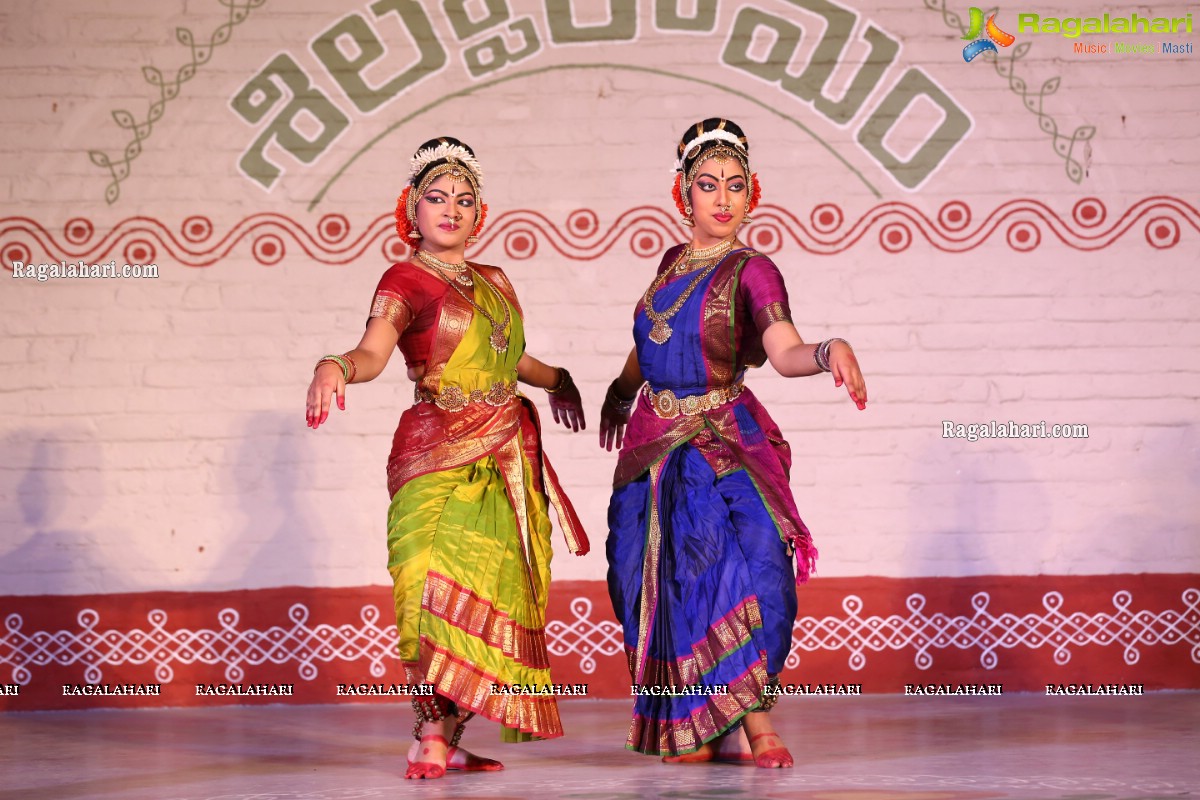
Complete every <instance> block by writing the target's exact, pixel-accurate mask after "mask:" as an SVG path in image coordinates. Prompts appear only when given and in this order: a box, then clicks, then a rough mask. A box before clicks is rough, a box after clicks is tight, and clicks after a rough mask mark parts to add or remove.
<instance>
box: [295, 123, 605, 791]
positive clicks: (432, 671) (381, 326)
mask: <svg viewBox="0 0 1200 800" xmlns="http://www.w3.org/2000/svg"><path fill="white" fill-rule="evenodd" d="M480 183H481V170H480V168H479V164H478V162H477V161H476V159H475V154H474V152H473V151H472V150H471V149H470V148H469V147H467V146H466V145H464V144H463V143H462V142H459V141H458V140H457V139H452V138H449V137H443V138H439V139H434V140H431V141H429V142H426V143H425V144H424V145H422V146H421V148H420V149H418V151H417V153H416V155H415V156H414V157H413V159H412V162H411V164H410V178H409V184H408V186H407V187H406V188H405V189H404V192H403V194H401V196H400V200H399V202H398V204H397V209H396V229H397V231H398V233H399V234H400V236H401V237H402V238H404V239H405V240H406V241H409V242H419V249H418V250H417V251H416V252H415V254H414V257H413V259H412V260H411V261H409V262H406V263H402V264H395V265H393V266H392V267H391V268H390V269H389V270H388V271H387V272H386V273H384V275H383V278H382V279H381V280H380V281H379V286H378V288H377V289H376V292H375V297H374V300H373V303H372V306H371V313H370V319H369V321H368V324H367V331H366V333H365V334H364V336H363V339H362V341H361V342H360V343H359V345H358V347H357V348H355V349H354V350H351V351H350V352H349V353H346V354H344V355H341V356H326V357H325V358H323V359H322V360H321V361H320V362H319V363H318V365H317V370H316V373H315V375H314V377H313V382H312V385H311V386H310V387H309V393H308V406H307V415H308V424H309V425H310V426H311V427H313V428H316V427H318V426H319V425H320V424H321V423H322V422H324V421H325V420H326V418H327V417H328V415H329V406H330V404H331V402H332V400H333V398H334V397H336V398H337V403H338V406H339V407H340V408H342V409H344V408H345V386H346V384H348V383H361V382H363V381H368V380H371V379H372V378H374V377H376V376H377V375H378V374H379V373H380V372H381V371H382V370H383V368H384V366H385V365H386V363H387V361H388V357H389V356H390V354H391V352H392V350H394V349H395V348H396V347H397V346H399V348H400V351H401V353H403V355H404V359H405V362H406V364H407V366H408V374H409V377H410V378H411V379H412V380H413V381H415V383H416V387H415V400H416V402H415V403H414V405H413V406H412V407H411V408H409V409H408V410H406V411H405V412H404V413H403V414H402V415H401V418H400V424H399V427H398V428H397V430H396V434H395V437H394V439H393V443H392V452H391V456H390V457H389V459H388V492H389V494H390V495H391V497H392V503H391V507H390V508H389V510H388V552H389V559H388V570H389V571H390V573H391V576H392V581H393V586H394V599H395V608H396V624H397V626H398V627H399V631H400V658H401V660H402V661H403V663H404V666H405V669H406V671H407V673H408V677H409V682H410V683H422V684H426V685H427V688H429V689H431V690H432V693H431V694H430V695H428V696H417V697H414V699H413V707H414V709H415V710H416V712H417V722H416V724H415V725H414V737H415V738H416V739H417V743H415V744H414V745H413V746H412V748H411V749H410V750H409V754H408V761H409V767H408V771H407V774H406V777H409V778H438V777H441V776H442V775H443V774H444V773H445V770H446V769H465V770H491V769H501V768H502V765H501V764H500V763H499V762H498V761H493V760H491V759H484V758H480V757H477V756H474V755H472V754H471V753H469V752H467V751H466V750H464V749H462V748H461V747H459V739H460V737H461V736H462V732H463V726H464V724H465V723H466V721H467V720H468V719H469V718H470V717H471V716H473V715H475V714H479V715H481V716H484V717H486V718H488V719H491V720H494V721H496V722H499V723H500V725H501V730H502V739H503V740H504V741H514V742H515V741H528V740H531V739H547V738H552V737H556V736H561V735H562V725H561V723H560V721H559V715H558V708H557V705H556V704H555V701H554V699H553V697H552V696H539V695H533V696H531V695H529V694H522V693H499V692H493V686H494V685H505V686H508V685H514V684H519V685H521V686H525V687H527V686H546V685H548V684H550V683H551V679H550V670H549V667H550V664H549V658H548V655H547V651H546V641H545V614H546V600H547V590H548V587H549V581H550V557H551V546H550V530H551V528H550V517H549V507H550V506H551V505H553V506H554V507H555V510H556V512H557V516H558V520H559V523H560V526H561V527H562V529H563V531H564V534H565V536H566V538H567V543H568V546H569V548H570V549H571V551H572V552H574V553H576V554H577V555H582V554H584V553H586V552H587V550H588V542H587V537H586V535H585V534H584V532H583V529H582V527H581V525H580V524H579V519H578V517H577V515H576V514H575V511H574V509H573V508H572V506H571V504H570V501H569V500H568V499H567V497H566V496H565V494H563V492H562V491H561V489H560V487H559V484H558V479H557V477H556V476H555V474H554V470H553V469H552V468H551V466H550V462H549V461H548V460H547V459H546V457H545V455H544V453H543V452H542V448H541V436H540V430H539V426H538V418H537V413H536V410H535V409H534V406H533V404H532V403H531V402H530V401H529V400H528V399H527V398H525V397H524V396H522V395H521V394H520V393H518V391H517V381H518V380H519V381H522V382H524V383H527V384H529V385H531V386H535V387H539V388H542V389H545V390H546V391H547V392H548V393H549V394H548V397H549V402H550V407H551V410H552V412H553V416H554V420H555V422H561V423H563V424H564V425H566V426H567V427H569V428H571V429H573V430H576V431H577V430H579V429H580V428H582V427H584V419H583V408H582V403H581V401H580V397H579V391H578V390H577V389H576V388H575V386H574V384H573V383H572V381H571V376H570V374H569V373H568V372H567V371H566V370H565V369H561V368H553V367H549V366H547V365H546V364H544V363H542V362H541V361H538V360H537V359H535V358H533V357H532V356H530V355H529V354H527V353H525V334H524V327H523V325H522V320H521V308H520V305H519V304H518V303H517V299H516V295H515V293H514V292H513V288H512V285H511V284H510V283H509V282H508V279H507V278H506V277H505V275H504V273H503V272H502V271H501V270H500V269H499V268H497V267H490V266H484V265H482V264H475V263H472V262H468V261H467V260H466V258H465V254H464V248H465V247H466V245H467V244H468V243H469V242H471V241H474V239H475V237H476V236H477V235H478V233H479V230H480V229H481V228H482V226H483V222H484V218H485V217H486V215H487V206H486V205H484V204H483V203H482V201H481V199H480ZM425 723H432V724H431V725H429V726H426V725H425Z"/></svg>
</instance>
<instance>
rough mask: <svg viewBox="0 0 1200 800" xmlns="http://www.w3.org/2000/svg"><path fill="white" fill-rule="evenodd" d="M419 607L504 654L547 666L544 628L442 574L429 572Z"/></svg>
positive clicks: (510, 657)
mask: <svg viewBox="0 0 1200 800" xmlns="http://www.w3.org/2000/svg"><path fill="white" fill-rule="evenodd" d="M421 609H422V610H423V611H427V612H429V613H430V614H432V615H433V616H435V617H437V618H438V619H441V620H443V621H444V622H446V623H447V624H448V625H452V626H454V627H455V628H457V629H459V630H460V631H462V632H464V633H466V634H468V635H470V636H473V637H475V638H476V639H479V640H480V641H482V642H483V643H484V644H486V645H487V646H488V647H494V648H496V649H497V650H499V651H500V652H501V653H503V654H504V656H505V657H506V658H509V659H511V660H512V661H515V662H516V663H518V664H522V665H524V666H527V667H532V668H534V669H549V668H550V657H549V655H548V654H547V652H546V630H545V628H543V627H538V628H527V627H525V626H524V625H521V624H520V623H518V622H516V621H515V620H513V619H512V618H511V617H509V616H508V615H507V614H505V613H504V612H503V611H498V610H497V609H496V608H495V606H493V605H492V604H491V603H490V602H488V601H487V600H484V599H482V598H480V597H479V596H478V595H476V594H475V593H474V592H472V591H471V590H470V589H468V588H467V587H465V586H460V585H459V584H457V583H455V582H454V581H452V580H450V579H449V578H447V577H446V576H444V575H440V574H438V573H436V572H430V573H428V575H427V576H426V578H425V591H424V593H423V594H422V596H421Z"/></svg>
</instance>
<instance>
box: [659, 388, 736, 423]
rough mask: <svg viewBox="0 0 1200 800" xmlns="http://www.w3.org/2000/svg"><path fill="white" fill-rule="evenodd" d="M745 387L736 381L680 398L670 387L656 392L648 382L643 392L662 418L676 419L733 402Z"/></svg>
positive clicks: (692, 415) (702, 412) (695, 414)
mask: <svg viewBox="0 0 1200 800" xmlns="http://www.w3.org/2000/svg"><path fill="white" fill-rule="evenodd" d="M743 388H744V387H743V385H742V384H741V383H735V384H733V385H732V386H722V387H720V388H717V389H709V390H708V391H707V392H705V393H704V394H694V395H691V396H689V397H683V398H680V397H676V396H675V393H674V392H672V391H671V390H670V389H663V390H662V391H661V392H656V391H654V390H653V389H651V388H650V384H646V386H645V387H644V388H643V389H642V392H643V393H644V394H645V395H646V399H647V400H649V401H650V407H651V408H653V409H654V413H655V414H657V415H658V416H659V417H661V418H662V419H674V418H675V417H678V416H680V415H682V416H685V417H694V416H697V415H699V414H704V413H705V412H708V411H712V410H713V409H714V408H719V407H720V406H723V405H725V404H726V403H731V402H733V401H734V400H735V399H737V396H738V395H739V394H741V393H742V389H743Z"/></svg>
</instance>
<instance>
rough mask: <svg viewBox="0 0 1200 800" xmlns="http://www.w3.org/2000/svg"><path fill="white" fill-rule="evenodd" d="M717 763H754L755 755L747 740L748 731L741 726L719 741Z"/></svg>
mask: <svg viewBox="0 0 1200 800" xmlns="http://www.w3.org/2000/svg"><path fill="white" fill-rule="evenodd" d="M716 760H717V761H732V762H742V761H753V760H754V754H753V753H752V752H751V751H750V740H749V739H747V738H746V729H745V728H744V727H742V726H741V725H739V726H737V728H735V729H734V730H731V731H729V732H727V733H726V734H725V735H724V736H722V737H720V738H719V739H717V758H716Z"/></svg>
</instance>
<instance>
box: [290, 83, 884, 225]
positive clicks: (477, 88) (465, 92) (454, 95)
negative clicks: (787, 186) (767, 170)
mask: <svg viewBox="0 0 1200 800" xmlns="http://www.w3.org/2000/svg"><path fill="white" fill-rule="evenodd" d="M571 69H608V70H618V71H623V72H643V73H648V74H650V75H657V76H659V77H662V78H673V79H675V80H681V81H687V82H689V83H698V84H700V85H702V86H707V87H708V88H710V89H716V90H717V91H720V92H725V93H727V94H732V95H734V96H736V97H740V98H741V99H743V100H746V101H748V102H750V103H753V104H754V105H756V106H758V107H759V108H761V109H763V110H764V111H769V112H771V113H772V114H774V115H775V116H777V117H779V118H780V119H782V120H784V121H786V122H790V123H791V124H792V125H795V126H796V127H797V128H799V129H800V130H802V131H804V132H805V133H806V134H808V135H809V136H810V137H812V139H813V141H815V142H817V143H818V144H820V145H821V146H822V147H824V148H825V149H826V150H828V151H829V153H830V155H832V156H833V157H834V158H836V159H837V160H838V161H840V162H841V163H842V164H843V165H844V166H845V167H846V169H848V170H849V171H850V172H851V173H852V174H853V175H854V176H855V177H857V178H858V179H859V180H860V181H862V184H863V186H865V187H867V189H868V190H869V191H870V192H871V194H873V195H875V197H876V199H883V195H882V194H881V193H880V191H879V190H878V189H876V188H875V186H874V185H873V184H872V183H871V182H870V181H869V180H867V178H866V176H865V175H863V174H862V172H861V171H859V170H858V169H856V168H855V167H854V166H853V165H852V164H851V163H850V162H849V161H847V160H846V159H845V158H843V157H842V155H841V153H839V152H838V151H837V150H835V149H834V148H833V147H832V146H831V145H830V144H829V142H827V141H825V140H824V139H822V138H821V137H820V136H818V135H817V134H816V133H814V132H813V131H812V129H810V128H809V127H808V126H807V125H805V124H804V123H803V122H801V121H800V120H798V119H796V118H795V117H790V116H788V115H787V114H784V113H783V112H782V111H780V110H779V109H778V108H775V107H774V106H772V105H770V104H769V103H766V102H764V101H762V100H759V99H758V98H756V97H752V96H750V95H748V94H746V93H745V92H739V91H738V90H736V89H731V88H729V87H728V86H722V85H721V84H719V83H716V82H714V81H708V80H704V79H703V78H694V77H691V76H688V75H677V74H675V73H673V72H667V71H666V70H661V69H655V68H653V67H637V66H629V65H628V64H555V65H553V66H548V67H539V68H537V69H529V70H522V71H520V72H514V73H513V74H511V75H505V76H504V77H502V78H496V79H494V80H490V81H484V82H483V83H479V84H476V85H474V86H469V87H467V88H466V89H460V90H458V91H457V92H450V93H449V94H447V95H445V96H444V97H440V98H438V99H437V100H435V101H433V102H432V103H427V104H425V105H423V106H421V107H420V108H418V109H417V110H416V111H413V112H412V113H410V114H407V115H405V116H404V117H402V118H401V119H400V120H398V121H396V122H393V123H392V124H391V125H389V126H388V127H387V128H386V129H385V130H383V131H381V132H380V133H379V134H378V135H376V136H375V137H374V138H373V139H371V141H369V142H367V143H366V144H364V145H363V146H362V147H360V148H359V149H358V151H357V152H355V153H354V155H352V156H350V158H348V159H347V160H346V163H344V164H342V166H341V167H339V168H338V170H337V171H336V172H334V173H333V175H332V176H331V177H330V178H329V180H328V181H326V182H325V185H324V186H322V187H321V191H319V192H317V195H316V197H314V198H313V199H312V201H311V202H309V204H308V210H309V211H312V210H313V209H314V208H316V207H317V206H318V205H319V204H320V203H321V201H322V200H323V199H324V198H325V193H326V192H328V191H329V189H330V187H332V186H333V185H334V184H335V183H337V182H338V180H340V179H341V177H342V175H344V174H345V173H346V171H347V170H348V169H349V168H350V166H351V165H352V164H354V162H355V161H357V160H358V159H359V157H360V156H362V155H363V154H365V153H366V152H367V151H369V150H370V149H371V148H373V147H374V146H375V145H377V144H379V142H381V141H382V140H383V139H385V138H387V137H388V136H390V135H391V134H392V132H393V131H395V130H396V129H397V128H399V127H400V126H402V125H405V124H407V123H408V122H410V121H412V120H414V119H416V118H417V117H419V116H421V115H422V114H425V113H427V112H429V111H432V110H433V109H435V108H437V107H438V106H440V105H442V104H443V103H446V102H449V101H450V100H456V99H458V98H460V97H469V96H470V95H473V94H475V93H477V92H481V91H483V90H485V89H490V88H492V87H493V86H498V85H500V84H502V83H507V82H509V81H515V80H520V79H522V78H531V77H533V76H535V75H541V74H543V73H546V72H554V71H557V70H571Z"/></svg>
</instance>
